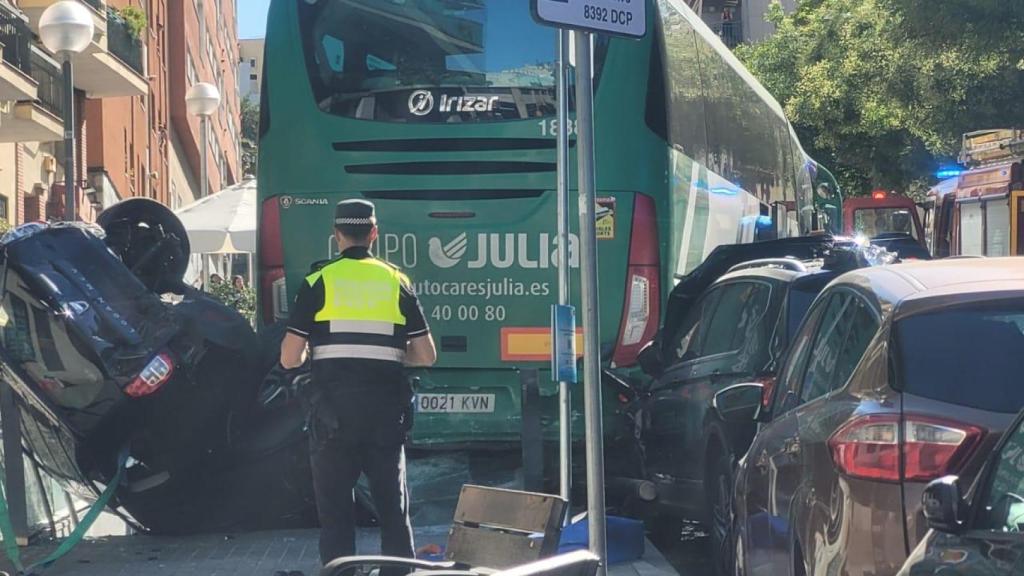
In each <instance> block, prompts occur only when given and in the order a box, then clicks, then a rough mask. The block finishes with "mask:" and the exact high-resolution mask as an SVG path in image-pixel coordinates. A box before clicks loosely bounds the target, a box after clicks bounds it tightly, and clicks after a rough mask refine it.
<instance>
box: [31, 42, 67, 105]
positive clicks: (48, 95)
mask: <svg viewBox="0 0 1024 576" xmlns="http://www.w3.org/2000/svg"><path fill="white" fill-rule="evenodd" d="M31 76H32V78H33V79H34V80H35V81H36V82H38V83H39V88H38V90H37V93H36V102H38V103H39V105H40V106H42V107H43V109H44V110H46V111H47V112H49V113H51V114H53V115H54V116H56V117H58V118H63V117H64V73H63V72H61V69H60V66H59V65H58V64H57V63H56V62H54V61H53V60H52V59H50V57H49V56H46V55H44V54H43V53H42V52H40V51H39V50H37V49H33V50H32V72H31Z"/></svg>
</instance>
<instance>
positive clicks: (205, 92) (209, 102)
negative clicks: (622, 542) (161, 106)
mask: <svg viewBox="0 0 1024 576" xmlns="http://www.w3.org/2000/svg"><path fill="white" fill-rule="evenodd" d="M185 106H186V108H188V113H189V114H191V115H193V116H198V117H199V126H200V128H199V129H200V131H201V132H202V134H200V136H199V140H200V148H202V150H201V151H200V154H199V156H200V158H199V178H200V181H201V182H200V185H199V187H200V192H199V196H200V198H205V197H206V196H207V195H208V194H209V192H210V182H209V179H208V177H207V171H206V163H207V160H206V157H207V155H208V154H207V146H209V143H208V142H207V139H208V134H209V132H210V127H209V123H210V116H211V115H212V114H213V113H214V112H216V111H217V108H218V107H219V106H220V91H219V90H217V87H216V86H214V85H213V84H210V83H209V82H200V83H198V84H196V85H195V86H193V87H191V88H189V90H188V94H186V95H185Z"/></svg>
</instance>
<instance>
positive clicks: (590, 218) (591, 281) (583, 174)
mask: <svg viewBox="0 0 1024 576" xmlns="http://www.w3.org/2000/svg"><path fill="white" fill-rule="evenodd" d="M573 34H575V43H576V155H577V158H576V162H577V165H578V171H579V189H580V279H581V284H580V288H581V292H582V296H583V351H584V352H583V401H584V404H585V406H586V413H585V415H586V431H587V432H586V443H587V521H588V525H589V529H590V551H591V552H593V553H594V554H596V555H597V556H598V557H600V558H601V560H602V562H601V566H600V568H598V576H605V575H606V574H607V567H606V564H607V558H608V554H607V550H608V544H607V541H606V533H605V530H606V525H605V510H604V432H603V430H604V426H603V423H602V422H601V414H602V402H601V336H600V334H601V330H600V323H599V317H598V309H597V305H598V291H597V220H596V217H595V207H596V206H597V194H596V192H595V190H594V188H595V182H594V180H595V176H594V82H593V73H592V72H593V71H592V70H591V62H590V33H588V32H579V31H576V32H573Z"/></svg>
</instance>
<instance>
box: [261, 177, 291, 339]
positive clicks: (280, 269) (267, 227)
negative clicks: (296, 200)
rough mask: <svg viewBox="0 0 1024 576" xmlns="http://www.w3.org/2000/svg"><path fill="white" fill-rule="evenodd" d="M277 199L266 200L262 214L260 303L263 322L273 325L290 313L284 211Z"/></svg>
mask: <svg viewBox="0 0 1024 576" xmlns="http://www.w3.org/2000/svg"><path fill="white" fill-rule="evenodd" d="M280 206H281V204H280V200H279V199H278V198H277V197H273V198H268V199H267V200H264V201H263V210H262V212H261V215H260V253H259V275H260V285H259V295H258V296H259V301H260V302H261V303H262V309H261V312H262V317H263V318H262V320H263V323H264V324H272V323H273V322H275V321H276V320H278V319H281V318H284V317H286V316H287V314H288V296H287V292H286V290H285V274H284V245H283V243H282V239H281V208H280Z"/></svg>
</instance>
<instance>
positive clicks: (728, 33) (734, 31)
mask: <svg viewBox="0 0 1024 576" xmlns="http://www.w3.org/2000/svg"><path fill="white" fill-rule="evenodd" d="M711 29H712V30H714V32H715V34H718V36H719V38H721V39H722V43H723V44H725V45H726V46H728V47H729V48H735V47H737V46H739V45H740V44H742V43H743V26H742V25H740V23H739V22H722V23H721V24H717V25H714V26H712V27H711Z"/></svg>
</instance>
